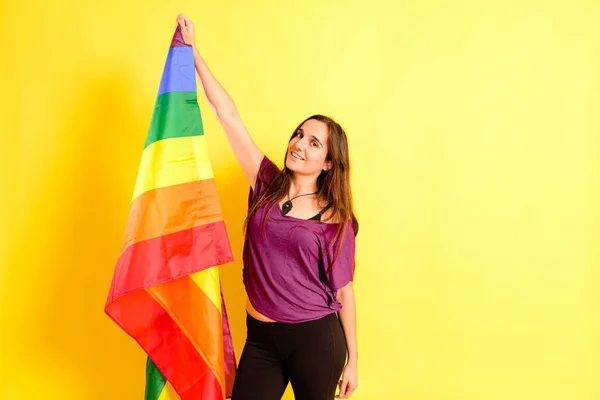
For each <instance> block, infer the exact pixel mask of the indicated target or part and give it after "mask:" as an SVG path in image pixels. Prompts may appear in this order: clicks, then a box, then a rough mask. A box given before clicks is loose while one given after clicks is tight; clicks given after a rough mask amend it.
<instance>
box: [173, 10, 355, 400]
mask: <svg viewBox="0 0 600 400" xmlns="http://www.w3.org/2000/svg"><path fill="white" fill-rule="evenodd" d="M177 23H178V24H179V27H180V29H181V32H182V36H183V39H184V41H185V42H186V43H187V44H189V45H191V46H192V47H193V49H194V63H195V67H196V71H197V73H198V75H199V77H200V81H201V85H202V88H203V90H204V94H205V96H206V98H207V100H208V102H209V104H210V106H211V108H212V110H213V112H214V113H215V115H216V117H217V119H218V120H219V122H220V123H221V125H222V126H223V129H224V130H225V133H226V134H227V138H228V140H229V143H230V144H231V147H232V149H233V152H234V154H235V156H236V158H237V161H238V163H239V164H240V167H241V168H242V171H243V172H244V174H245V175H246V178H247V179H248V182H249V183H250V186H251V189H250V195H249V199H248V217H247V219H246V222H245V224H244V228H245V232H246V238H245V243H244V251H243V253H244V254H243V260H244V273H243V279H244V285H245V287H246V292H247V294H248V302H247V321H246V324H247V328H248V334H247V340H246V344H245V346H244V350H243V352H242V356H241V359H240V364H239V367H238V371H237V377H236V380H235V384H234V388H233V396H232V400H246V399H257V400H258V399H260V400H276V399H281V397H282V395H283V393H284V391H285V389H286V387H287V385H288V383H291V385H292V389H293V390H294V396H295V398H296V400H320V399H323V400H331V399H333V398H334V396H335V391H336V386H338V385H339V394H338V396H336V397H338V398H342V399H344V398H348V397H349V396H350V395H351V394H352V392H353V391H354V389H356V387H357V385H358V382H357V343H356V315H355V313H356V311H355V303H354V290H353V288H352V282H351V281H352V278H353V273H354V243H355V242H354V237H355V235H356V232H358V222H357V221H356V218H355V217H354V214H353V209H352V196H351V191H350V179H349V160H348V144H347V139H346V134H345V132H344V131H343V129H342V128H341V126H340V125H339V124H337V123H336V122H335V121H333V120H332V119H330V118H328V117H324V116H321V115H315V116H312V117H310V118H308V119H306V120H305V121H304V122H302V123H301V124H300V125H299V126H298V128H297V129H296V130H295V131H294V132H293V135H292V137H291V139H290V142H289V144H288V148H287V151H286V156H285V168H284V169H283V170H282V171H280V170H279V169H278V168H277V167H276V166H275V164H273V163H272V162H271V161H270V160H269V159H268V158H267V157H266V156H264V155H263V153H262V152H261V151H260V150H259V149H258V147H257V146H256V144H255V143H254V141H253V140H252V138H251V137H250V135H249V133H248V131H247V130H246V128H245V126H244V124H243V123H242V121H241V119H240V117H239V115H238V113H237V110H236V107H235V104H234V103H233V100H232V99H231V98H230V97H229V95H228V94H227V92H226V91H225V90H224V89H223V87H222V86H221V85H220V84H219V82H218V81H217V80H216V79H215V77H214V76H213V75H212V73H211V72H210V70H209V68H208V67H207V65H206V63H205V62H204V60H203V59H202V57H201V56H200V54H199V52H198V51H197V49H196V45H195V37H194V25H193V23H192V22H191V21H190V20H189V19H187V18H186V17H185V16H183V15H179V17H178V18H177ZM346 354H347V360H346ZM344 363H345V366H344ZM340 375H342V379H341V380H339V378H340Z"/></svg>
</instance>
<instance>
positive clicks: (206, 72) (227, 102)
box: [194, 47, 237, 121]
mask: <svg viewBox="0 0 600 400" xmlns="http://www.w3.org/2000/svg"><path fill="white" fill-rule="evenodd" d="M194 66H195V67H196V72H197V73H198V76H199V77H200V83H201V86H202V90H203V91H204V95H205V96H206V100H207V101H208V103H209V104H210V106H211V107H212V109H213V112H214V113H215V115H216V116H217V118H218V119H219V120H221V121H223V120H226V119H227V118H229V117H232V116H237V108H236V106H235V103H234V102H233V99H232V98H231V96H229V94H228V93H227V91H226V90H225V88H223V86H221V84H220V83H219V81H218V80H217V78H215V76H214V75H213V73H212V72H211V70H210V69H209V68H208V65H206V62H204V59H203V58H202V56H201V55H200V52H199V51H198V50H197V49H196V48H195V47H194Z"/></svg>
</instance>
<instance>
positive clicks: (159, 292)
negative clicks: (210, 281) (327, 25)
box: [146, 276, 225, 386]
mask: <svg viewBox="0 0 600 400" xmlns="http://www.w3.org/2000/svg"><path fill="white" fill-rule="evenodd" d="M205 289H206V290H211V291H214V290H216V291H217V293H218V292H219V290H220V287H219V283H218V282H215V284H214V287H211V288H205ZM146 290H147V291H148V292H149V293H150V294H151V296H152V297H153V298H154V299H155V300H156V301H158V302H159V303H160V304H162V305H163V307H164V308H165V309H166V311H167V312H168V313H169V315H171V317H172V318H173V320H174V321H175V322H176V323H177V325H178V326H179V327H181V328H182V330H183V331H184V333H185V334H186V336H187V337H188V339H189V340H190V342H191V343H192V345H193V346H194V347H195V348H196V351H197V352H199V353H200V354H201V356H202V358H203V359H204V361H205V362H206V364H207V365H208V366H209V368H210V369H211V370H212V371H214V373H215V374H216V376H217V379H218V380H219V382H220V383H221V386H224V381H225V370H224V367H225V361H224V354H223V329H222V326H221V311H220V310H219V309H218V308H217V305H216V304H215V303H214V302H213V301H212V300H211V299H210V298H209V297H208V296H207V295H206V294H205V293H204V291H203V288H200V287H199V286H198V285H197V284H196V282H195V281H194V280H192V278H191V277H189V276H186V277H183V278H180V279H177V280H174V281H171V282H167V283H164V284H162V285H159V286H155V287H152V288H149V289H146ZM219 300H221V299H220V296H219Z"/></svg>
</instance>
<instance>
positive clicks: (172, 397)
mask: <svg viewBox="0 0 600 400" xmlns="http://www.w3.org/2000/svg"><path fill="white" fill-rule="evenodd" d="M180 399H181V398H180V397H179V395H178V394H177V392H175V389H173V386H171V384H170V383H169V382H167V383H165V387H164V388H163V390H162V392H160V396H158V400H180Z"/></svg>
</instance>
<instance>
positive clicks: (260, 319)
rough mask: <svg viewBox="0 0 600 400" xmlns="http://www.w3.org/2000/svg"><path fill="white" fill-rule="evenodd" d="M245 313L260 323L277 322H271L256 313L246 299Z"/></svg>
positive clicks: (269, 319)
mask: <svg viewBox="0 0 600 400" xmlns="http://www.w3.org/2000/svg"><path fill="white" fill-rule="evenodd" d="M246 311H247V312H248V314H250V315H251V316H252V318H254V319H257V320H259V321H262V322H277V321H274V320H272V319H271V318H269V317H266V316H264V315H262V314H261V313H259V312H258V311H256V310H255V309H254V307H252V304H251V303H250V300H247V299H246Z"/></svg>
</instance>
